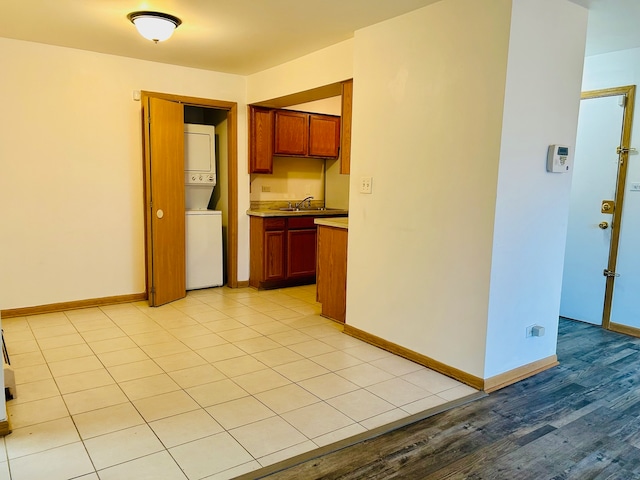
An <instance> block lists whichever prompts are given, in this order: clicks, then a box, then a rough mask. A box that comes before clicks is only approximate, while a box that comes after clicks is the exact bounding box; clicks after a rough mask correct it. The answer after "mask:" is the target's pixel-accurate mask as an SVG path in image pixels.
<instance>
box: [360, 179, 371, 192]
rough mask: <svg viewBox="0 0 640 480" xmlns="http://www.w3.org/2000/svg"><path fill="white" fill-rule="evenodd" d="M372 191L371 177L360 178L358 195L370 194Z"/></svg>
mask: <svg viewBox="0 0 640 480" xmlns="http://www.w3.org/2000/svg"><path fill="white" fill-rule="evenodd" d="M372 190H373V177H362V178H361V179H360V193H371V192H372Z"/></svg>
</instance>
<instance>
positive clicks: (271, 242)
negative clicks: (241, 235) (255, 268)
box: [264, 230, 285, 282]
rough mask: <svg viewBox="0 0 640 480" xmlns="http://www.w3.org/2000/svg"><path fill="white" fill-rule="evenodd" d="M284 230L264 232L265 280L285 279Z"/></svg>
mask: <svg viewBox="0 0 640 480" xmlns="http://www.w3.org/2000/svg"><path fill="white" fill-rule="evenodd" d="M284 242H285V236H284V230H273V231H271V230H267V231H265V232H264V280H265V281H267V282H269V281H275V280H284V278H285V270H284V265H285V262H284V256H285V253H284V252H285V243H284Z"/></svg>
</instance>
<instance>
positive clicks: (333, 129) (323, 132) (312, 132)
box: [309, 114, 340, 158]
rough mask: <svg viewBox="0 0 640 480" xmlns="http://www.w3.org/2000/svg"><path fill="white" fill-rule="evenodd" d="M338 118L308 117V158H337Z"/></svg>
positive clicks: (338, 146) (338, 139) (338, 141)
mask: <svg viewBox="0 0 640 480" xmlns="http://www.w3.org/2000/svg"><path fill="white" fill-rule="evenodd" d="M339 151H340V117H332V116H328V115H313V114H311V115H309V156H312V157H325V158H326V157H335V158H337V157H338V152H339Z"/></svg>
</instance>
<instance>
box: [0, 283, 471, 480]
mask: <svg viewBox="0 0 640 480" xmlns="http://www.w3.org/2000/svg"><path fill="white" fill-rule="evenodd" d="M319 311H320V308H319V304H317V303H316V302H315V285H310V286H304V287H295V288H290V289H282V290H278V291H261V292H258V291H256V290H253V289H228V288H216V289H208V290H199V291H194V292H190V293H189V295H188V296H187V297H186V298H185V299H183V300H179V301H176V302H173V303H171V304H169V305H166V306H163V307H159V308H149V307H148V306H147V304H146V302H137V303H129V304H123V305H114V306H107V307H101V308H89V309H83V310H71V311H67V312H61V313H53V314H46V315H36V316H29V317H22V318H14V319H5V320H3V322H2V323H3V328H4V332H5V338H6V341H7V345H8V350H9V354H10V356H11V362H12V366H13V367H14V369H15V376H16V382H17V384H18V385H17V391H18V395H17V398H15V399H14V400H11V401H9V402H8V403H7V410H8V413H9V416H10V419H11V422H12V426H13V429H14V430H13V433H11V434H10V435H8V436H6V437H4V439H0V480H4V479H13V480H38V479H46V480H56V479H71V478H79V479H85V480H89V479H101V480H111V479H117V480H123V479H136V480H139V479H144V478H149V479H167V480H172V479H190V480H193V479H222V478H233V477H234V476H237V475H241V474H244V473H247V472H251V471H253V470H256V469H259V468H261V467H263V466H268V465H271V464H273V463H276V462H279V461H281V460H284V459H287V458H290V457H293V456H295V455H298V454H301V453H305V452H308V451H311V450H313V449H316V448H318V447H322V446H325V445H328V444H331V443H333V442H336V441H339V440H342V439H345V438H348V437H350V436H353V435H356V434H360V433H362V432H366V431H367V430H370V429H373V428H376V427H379V426H381V425H384V424H387V423H390V422H393V421H396V420H398V419H401V418H405V417H407V416H409V415H411V414H415V413H418V412H421V411H424V410H426V409H429V408H431V407H434V406H437V405H441V404H444V403H446V402H449V401H452V400H455V399H459V398H462V397H465V396H468V395H471V394H474V393H476V390H474V389H472V388H470V387H468V386H466V385H463V384H461V383H459V382H457V381H455V380H452V379H450V378H448V377H445V376H443V375H440V374H438V373H436V372H433V371H431V370H428V369H426V368H424V367H422V366H420V365H417V364H415V363H412V362H410V361H408V360H405V359H403V358H400V357H397V356H394V355H392V354H390V353H388V352H386V351H384V350H381V349H378V348H376V347H373V346H371V345H368V344H366V343H364V342H361V341H359V340H357V339H354V338H352V337H349V336H347V335H345V334H343V333H341V328H340V327H341V326H340V325H339V324H336V323H334V322H332V321H329V320H327V319H325V318H323V317H321V316H320V315H319Z"/></svg>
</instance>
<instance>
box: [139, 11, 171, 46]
mask: <svg viewBox="0 0 640 480" xmlns="http://www.w3.org/2000/svg"><path fill="white" fill-rule="evenodd" d="M127 18H128V19H129V20H131V22H132V23H133V24H134V25H135V26H136V29H137V30H138V32H139V33H140V35H142V36H143V37H144V38H146V39H148V40H151V41H153V42H156V43H158V42H163V41H165V40H167V39H168V38H169V37H171V35H173V31H174V30H175V29H176V28H178V26H179V25H180V24H181V23H182V20H180V19H179V18H178V17H174V16H173V15H169V14H168V13H160V12H132V13H130V14H129V15H127Z"/></svg>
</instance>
